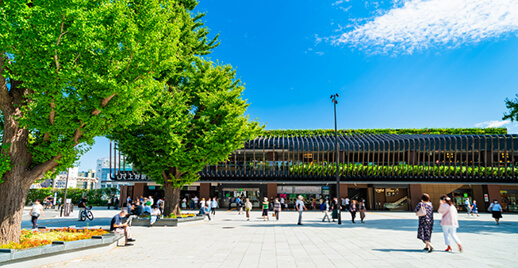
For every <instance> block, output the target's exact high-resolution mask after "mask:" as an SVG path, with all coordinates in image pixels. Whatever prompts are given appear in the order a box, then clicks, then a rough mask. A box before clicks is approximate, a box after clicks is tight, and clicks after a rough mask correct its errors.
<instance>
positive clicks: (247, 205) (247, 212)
mask: <svg viewBox="0 0 518 268" xmlns="http://www.w3.org/2000/svg"><path fill="white" fill-rule="evenodd" d="M245 211H246V220H247V221H249V220H250V211H252V202H250V198H247V199H246V203H245Z"/></svg>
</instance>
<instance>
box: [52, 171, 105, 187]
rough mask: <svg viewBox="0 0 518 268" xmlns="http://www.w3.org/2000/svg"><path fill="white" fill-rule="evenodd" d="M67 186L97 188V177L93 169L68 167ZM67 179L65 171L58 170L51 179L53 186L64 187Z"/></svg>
mask: <svg viewBox="0 0 518 268" xmlns="http://www.w3.org/2000/svg"><path fill="white" fill-rule="evenodd" d="M68 173H69V174H68V188H79V189H97V187H98V185H99V179H97V178H96V177H95V172H94V171H93V170H89V171H81V172H79V169H78V168H77V167H73V168H69V169H68ZM66 181H67V172H60V173H59V175H57V176H56V178H55V179H54V181H53V185H52V186H53V187H54V188H58V189H64V188H65V185H66Z"/></svg>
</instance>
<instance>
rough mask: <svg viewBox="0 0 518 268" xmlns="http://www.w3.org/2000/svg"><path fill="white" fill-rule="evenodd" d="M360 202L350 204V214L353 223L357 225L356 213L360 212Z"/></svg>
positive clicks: (354, 201) (353, 201)
mask: <svg viewBox="0 0 518 268" xmlns="http://www.w3.org/2000/svg"><path fill="white" fill-rule="evenodd" d="M358 210H359V209H358V201H356V200H352V201H351V203H349V212H350V213H351V221H352V222H353V223H356V222H355V221H354V219H356V212H358Z"/></svg>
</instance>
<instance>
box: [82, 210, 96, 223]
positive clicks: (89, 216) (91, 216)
mask: <svg viewBox="0 0 518 268" xmlns="http://www.w3.org/2000/svg"><path fill="white" fill-rule="evenodd" d="M86 219H89V220H91V221H92V220H93V219H94V214H93V213H92V206H88V207H86V208H85V210H83V212H82V213H81V219H80V221H86Z"/></svg>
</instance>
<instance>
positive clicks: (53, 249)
mask: <svg viewBox="0 0 518 268" xmlns="http://www.w3.org/2000/svg"><path fill="white" fill-rule="evenodd" d="M121 239H122V240H123V239H124V235H121V234H113V233H110V234H105V235H103V236H96V237H93V238H92V239H85V240H78V241H70V242H64V241H54V242H52V244H50V245H45V246H41V247H37V248H29V249H21V250H17V249H0V266H3V265H8V264H21V263H23V265H27V266H32V264H31V263H34V264H38V266H40V265H44V264H45V263H46V262H47V263H53V262H55V258H54V256H55V255H70V256H73V257H72V258H76V256H74V252H77V251H81V252H80V253H79V255H80V256H82V255H84V253H83V251H84V250H89V249H95V248H104V247H110V246H111V247H114V246H116V245H118V242H119V240H121ZM115 243H117V244H115ZM60 259H66V258H63V257H61V256H60Z"/></svg>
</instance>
